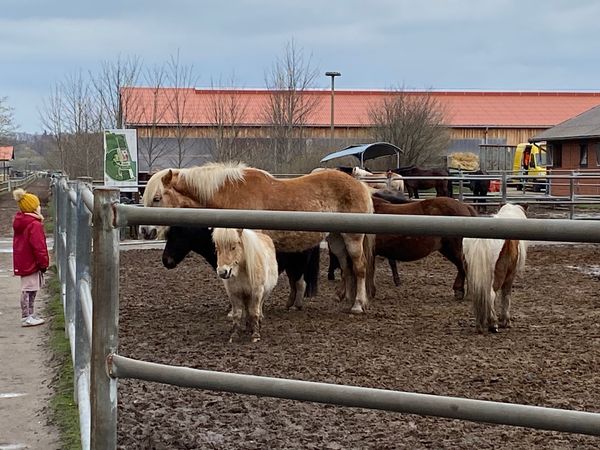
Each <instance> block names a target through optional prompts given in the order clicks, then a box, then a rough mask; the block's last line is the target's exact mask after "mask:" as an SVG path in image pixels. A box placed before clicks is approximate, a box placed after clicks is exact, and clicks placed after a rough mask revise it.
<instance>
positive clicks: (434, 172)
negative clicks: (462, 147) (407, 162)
mask: <svg viewBox="0 0 600 450" xmlns="http://www.w3.org/2000/svg"><path fill="white" fill-rule="evenodd" d="M390 170H391V171H392V172H394V173H397V174H398V175H402V177H449V176H450V172H448V170H447V169H444V168H438V169H423V168H421V167H416V166H408V167H398V168H397V169H390ZM404 186H406V190H407V191H408V196H409V197H410V198H413V197H414V198H419V189H432V188H435V192H436V197H452V181H451V180H440V179H437V180H436V179H432V180H425V179H423V180H411V179H406V178H404Z"/></svg>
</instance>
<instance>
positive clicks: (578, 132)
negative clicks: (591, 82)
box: [531, 106, 600, 142]
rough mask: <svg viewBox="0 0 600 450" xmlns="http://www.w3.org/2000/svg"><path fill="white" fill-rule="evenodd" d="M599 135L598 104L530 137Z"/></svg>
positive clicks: (539, 138) (586, 136) (547, 139)
mask: <svg viewBox="0 0 600 450" xmlns="http://www.w3.org/2000/svg"><path fill="white" fill-rule="evenodd" d="M596 137H600V106H596V107H594V108H592V109H589V110H587V111H585V112H583V113H581V114H579V115H577V116H575V117H572V118H571V119H568V120H565V121H564V122H561V123H559V124H558V125H556V126H555V127H552V128H550V129H548V130H546V131H543V132H542V133H540V134H538V135H537V136H534V137H533V138H531V141H532V142H538V141H558V140H565V139H575V138H584V139H589V138H596Z"/></svg>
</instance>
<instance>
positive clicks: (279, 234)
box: [144, 163, 374, 314]
mask: <svg viewBox="0 0 600 450" xmlns="http://www.w3.org/2000/svg"><path fill="white" fill-rule="evenodd" d="M154 176H155V177H156V176H159V175H158V174H157V175H154ZM161 181H162V185H161V186H160V188H158V189H156V190H155V191H154V193H153V194H152V202H151V204H148V203H147V202H146V199H144V204H145V205H147V206H164V207H184V208H185V207H187V208H219V209H256V210H275V211H317V212H348V213H365V214H371V213H373V202H372V200H371V195H370V193H369V189H368V188H367V186H365V185H364V184H363V183H361V182H360V181H358V180H355V179H353V178H352V177H349V176H348V175H346V174H344V173H342V172H340V171H337V170H324V171H320V172H316V173H311V174H308V175H303V176H300V177H297V178H291V179H277V178H275V177H274V176H273V175H271V174H270V173H268V172H266V171H264V170H260V169H256V168H252V167H248V166H246V165H245V164H240V163H226V164H222V163H209V164H206V165H204V166H199V167H192V168H189V169H172V170H169V171H168V172H167V173H165V174H164V175H162V177H161ZM148 184H150V182H149V183H148ZM265 232H266V233H267V234H268V235H269V236H270V237H271V238H272V239H273V242H274V244H275V248H276V249H277V251H280V252H298V251H303V250H306V249H308V248H312V247H314V246H315V245H318V244H319V242H320V241H321V240H322V239H323V237H324V235H325V233H320V232H305V231H302V232H296V231H265ZM327 240H328V242H329V246H330V248H331V250H332V251H333V253H334V254H335V255H336V256H338V258H340V263H341V266H342V276H343V279H344V280H343V284H342V289H341V292H343V296H344V297H345V298H346V300H347V301H349V302H350V303H352V308H351V312H352V313H354V314H362V313H364V312H365V308H366V306H367V303H368V295H367V287H368V289H369V293H372V292H374V285H373V274H374V257H373V249H374V237H373V236H372V235H365V234H363V233H330V234H329V235H328V236H327ZM367 283H368V286H367Z"/></svg>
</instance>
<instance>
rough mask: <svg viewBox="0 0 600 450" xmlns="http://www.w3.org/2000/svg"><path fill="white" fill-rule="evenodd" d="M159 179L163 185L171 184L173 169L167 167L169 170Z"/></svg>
mask: <svg viewBox="0 0 600 450" xmlns="http://www.w3.org/2000/svg"><path fill="white" fill-rule="evenodd" d="M161 181H162V183H163V185H164V186H165V187H169V186H170V185H171V181H173V171H172V170H171V169H169V171H168V172H167V173H165V174H164V175H163V177H162V178H161Z"/></svg>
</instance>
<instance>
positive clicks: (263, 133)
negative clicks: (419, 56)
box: [137, 126, 544, 145]
mask: <svg viewBox="0 0 600 450" xmlns="http://www.w3.org/2000/svg"><path fill="white" fill-rule="evenodd" d="M137 129H138V134H139V136H140V137H148V136H150V135H151V134H152V132H153V131H152V129H151V128H148V127H138V128H137ZM543 130H544V129H542V128H488V129H487V130H486V129H485V128H452V129H451V131H450V138H451V139H453V140H455V139H456V140H462V139H477V140H480V141H481V143H484V142H485V138H486V134H487V138H488V139H501V140H505V143H506V144H507V145H517V144H519V143H521V142H528V140H529V139H530V138H531V137H532V136H535V135H536V134H539V133H540V131H543ZM239 132H240V134H239V136H240V137H241V138H252V137H256V138H268V137H269V132H270V128H269V127H241V128H240V131H239ZM154 133H155V136H156V137H176V136H175V128H172V127H159V128H156V130H155V131H154ZM334 133H335V139H348V140H352V141H356V142H361V143H363V142H370V141H372V140H373V133H372V130H371V129H370V128H368V127H344V128H342V127H336V128H335V130H334ZM216 134H217V129H216V128H215V127H206V126H205V127H196V126H192V127H190V128H189V130H188V132H187V134H186V136H188V137H194V138H211V137H214V136H215V135H216ZM304 135H305V136H306V137H307V138H315V139H327V138H329V137H330V135H331V130H330V129H329V128H323V127H306V128H305V129H304Z"/></svg>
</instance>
